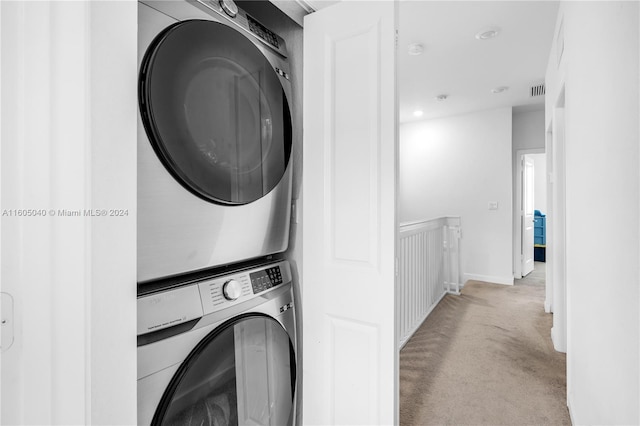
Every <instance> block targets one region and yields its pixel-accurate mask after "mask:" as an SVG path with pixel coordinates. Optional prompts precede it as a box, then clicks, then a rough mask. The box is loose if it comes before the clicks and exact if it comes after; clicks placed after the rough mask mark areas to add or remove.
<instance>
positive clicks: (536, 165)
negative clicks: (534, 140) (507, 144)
mask: <svg viewBox="0 0 640 426" xmlns="http://www.w3.org/2000/svg"><path fill="white" fill-rule="evenodd" d="M540 132H541V133H542V134H543V136H544V128H542V127H541V130H540ZM527 156H528V157H531V159H532V160H533V173H534V183H533V187H534V196H533V208H534V209H536V210H540V211H541V212H542V213H543V214H546V212H547V157H546V155H545V154H529V155H527Z"/></svg>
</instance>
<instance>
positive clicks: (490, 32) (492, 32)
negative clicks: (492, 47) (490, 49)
mask: <svg viewBox="0 0 640 426" xmlns="http://www.w3.org/2000/svg"><path fill="white" fill-rule="evenodd" d="M498 34H500V28H498V27H491V28H485V29H484V30H482V31H480V32H479V33H477V34H476V38H477V39H478V40H491V39H492V38H496V37H498Z"/></svg>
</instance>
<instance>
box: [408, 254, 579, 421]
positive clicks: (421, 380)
mask: <svg viewBox="0 0 640 426" xmlns="http://www.w3.org/2000/svg"><path fill="white" fill-rule="evenodd" d="M543 268H544V263H540V264H538V263H537V264H536V270H535V271H534V272H532V273H531V274H530V275H529V276H528V277H526V278H525V279H523V280H517V281H516V285H514V286H504V285H499V284H489V283H482V282H477V281H469V282H467V283H466V285H465V287H464V289H463V290H462V294H461V295H460V296H454V295H447V296H445V297H444V298H443V299H442V301H441V302H440V304H439V305H438V306H437V307H436V308H435V309H434V311H433V312H432V313H431V315H430V316H429V318H427V320H426V321H425V322H424V323H423V324H422V326H421V327H420V328H419V329H418V331H417V332H416V333H415V334H414V335H413V337H412V338H411V339H410V340H409V342H407V344H406V345H405V347H404V348H403V349H402V351H401V352H400V424H401V425H402V426H412V425H416V426H418V425H420V426H422V425H569V424H571V421H570V419H569V413H568V410H567V407H566V390H565V389H566V375H565V371H566V361H565V358H566V357H565V354H561V353H558V352H556V351H555V350H554V349H553V344H552V343H551V338H550V330H551V325H552V315H550V314H546V313H545V312H544V269H543Z"/></svg>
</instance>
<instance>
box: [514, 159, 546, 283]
mask: <svg viewBox="0 0 640 426" xmlns="http://www.w3.org/2000/svg"><path fill="white" fill-rule="evenodd" d="M528 154H545V155H546V151H545V148H528V149H518V150H516V155H515V162H516V167H515V168H516V176H515V178H516V180H515V184H514V186H515V188H516V199H515V200H514V201H515V202H514V203H513V276H514V278H515V279H521V278H522V238H523V233H524V230H523V229H522V217H521V215H522V212H521V206H522V160H523V158H524V156H525V155H528ZM534 173H535V171H534Z"/></svg>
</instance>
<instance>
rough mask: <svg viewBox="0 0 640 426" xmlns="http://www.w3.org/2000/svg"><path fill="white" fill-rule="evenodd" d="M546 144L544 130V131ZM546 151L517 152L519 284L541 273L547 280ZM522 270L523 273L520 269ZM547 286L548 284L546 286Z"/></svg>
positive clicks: (516, 251)
mask: <svg viewBox="0 0 640 426" xmlns="http://www.w3.org/2000/svg"><path fill="white" fill-rule="evenodd" d="M539 133H540V138H541V139H542V141H544V136H545V135H544V127H541V128H540V132H539ZM540 151H544V149H529V150H518V151H516V164H517V166H516V179H515V181H514V188H515V191H516V197H515V200H514V228H515V232H514V240H515V242H514V255H515V256H514V271H515V273H514V276H515V282H514V283H515V284H517V283H518V280H519V279H521V278H524V277H526V276H528V275H529V274H530V273H532V272H533V271H537V275H538V277H539V278H542V279H543V280H544V277H545V265H544V263H545V261H546V247H547V246H546V244H547V227H546V223H547V171H546V168H547V167H546V162H547V158H546V154H545V153H544V152H540ZM518 266H519V269H518ZM542 284H544V281H543V283H542Z"/></svg>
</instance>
